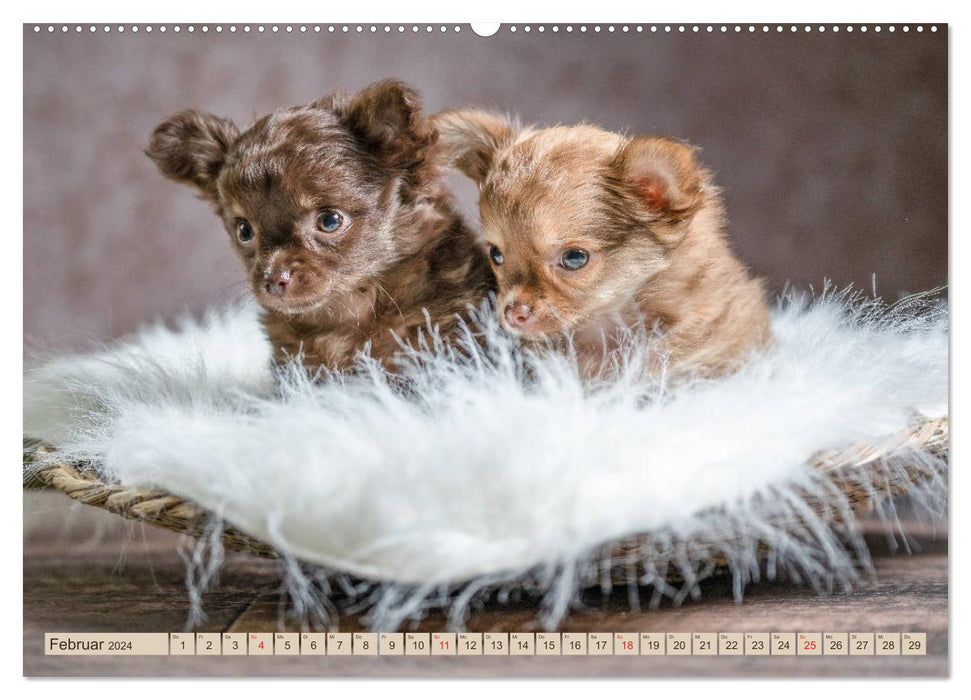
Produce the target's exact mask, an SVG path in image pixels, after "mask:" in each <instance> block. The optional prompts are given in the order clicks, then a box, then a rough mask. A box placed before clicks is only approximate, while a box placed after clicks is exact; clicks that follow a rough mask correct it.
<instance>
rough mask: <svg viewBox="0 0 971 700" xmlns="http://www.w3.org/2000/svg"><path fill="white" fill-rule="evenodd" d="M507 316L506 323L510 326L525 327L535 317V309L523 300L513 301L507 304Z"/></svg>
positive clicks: (505, 312)
mask: <svg viewBox="0 0 971 700" xmlns="http://www.w3.org/2000/svg"><path fill="white" fill-rule="evenodd" d="M503 313H504V314H505V316H506V323H508V324H509V327H510V328H524V327H526V326H527V325H529V322H530V321H531V320H532V319H533V309H532V307H531V306H529V305H528V304H524V303H522V302H521V301H515V300H513V301H511V302H509V303H508V304H506V309H505V311H504V312H503Z"/></svg>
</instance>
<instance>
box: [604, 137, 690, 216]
mask: <svg viewBox="0 0 971 700" xmlns="http://www.w3.org/2000/svg"><path fill="white" fill-rule="evenodd" d="M611 167H612V169H613V170H614V173H615V176H616V177H618V178H619V179H620V180H621V181H622V182H623V183H624V185H625V186H626V189H627V191H628V192H630V193H631V194H633V196H634V197H635V199H637V200H638V201H640V202H641V203H643V204H644V205H645V206H646V207H647V209H648V211H649V212H650V213H651V214H652V216H653V217H654V218H657V219H660V220H664V221H668V222H671V223H676V222H678V221H682V220H684V219H687V218H689V217H690V216H691V215H692V214H694V213H695V212H696V211H697V210H698V208H699V207H700V206H701V203H702V185H703V181H704V172H705V171H704V170H703V168H702V167H701V166H700V165H699V164H698V161H697V160H696V159H695V149H694V148H692V147H691V146H688V145H687V144H684V143H681V142H678V141H672V140H671V139H667V138H663V137H660V136H635V137H634V138H633V139H631V140H630V142H629V143H628V144H627V145H626V146H624V148H622V149H621V150H620V152H619V153H618V154H617V157H616V158H615V159H614V162H613V163H612V164H611Z"/></svg>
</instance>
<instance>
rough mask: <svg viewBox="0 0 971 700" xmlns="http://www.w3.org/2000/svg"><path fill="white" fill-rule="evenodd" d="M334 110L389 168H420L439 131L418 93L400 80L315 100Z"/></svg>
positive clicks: (319, 104)
mask: <svg viewBox="0 0 971 700" xmlns="http://www.w3.org/2000/svg"><path fill="white" fill-rule="evenodd" d="M315 104H316V105H317V106H319V107H323V108H326V109H330V110H332V111H333V112H334V113H335V114H336V115H337V116H338V118H339V119H340V120H341V122H342V123H343V124H344V125H345V126H346V127H347V128H348V129H349V130H350V131H351V133H353V134H354V135H355V136H356V137H357V138H358V139H360V141H361V143H362V144H363V145H364V147H365V148H367V150H368V151H370V152H371V153H373V154H374V155H375V156H377V157H378V158H379V160H380V161H381V162H382V163H383V164H385V165H387V166H388V167H391V168H395V169H404V170H413V171H414V170H417V169H419V168H420V167H421V165H422V164H424V162H425V160H426V159H427V157H428V149H429V148H430V147H431V146H432V145H433V144H434V143H435V140H436V134H435V130H434V129H433V128H432V126H431V124H430V123H429V121H428V119H426V118H425V115H424V113H423V112H422V108H421V99H420V98H419V97H418V93H416V92H415V91H414V90H412V89H411V88H410V87H408V86H407V85H405V84H404V83H402V82H400V81H397V80H382V81H380V82H377V83H373V84H372V85H369V86H367V87H366V88H364V89H363V90H361V91H360V92H357V93H354V94H353V95H346V94H343V93H337V94H335V95H331V96H328V97H324V98H322V99H321V100H318V101H317V102H316V103H315Z"/></svg>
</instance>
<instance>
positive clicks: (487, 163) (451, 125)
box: [432, 109, 519, 184]
mask: <svg viewBox="0 0 971 700" xmlns="http://www.w3.org/2000/svg"><path fill="white" fill-rule="evenodd" d="M432 123H433V124H434V125H435V128H436V129H438V133H439V140H440V143H441V144H442V147H443V148H444V150H445V152H446V153H447V154H448V158H449V159H450V160H451V162H452V164H453V165H454V166H455V167H456V168H458V169H459V170H461V171H462V172H463V173H465V174H466V175H468V176H469V177H470V178H472V179H473V180H475V181H476V182H478V183H480V184H481V183H482V181H483V180H485V177H486V175H487V174H488V172H489V169H490V168H491V167H492V161H493V158H494V157H495V154H496V151H497V150H498V149H499V147H500V146H502V145H503V144H504V143H505V142H507V141H509V140H511V139H512V138H513V137H514V136H515V135H516V133H517V132H518V131H519V129H518V127H517V126H516V125H515V124H513V123H512V122H511V121H510V120H509V119H508V118H506V117H505V116H503V115H501V114H496V113H495V112H487V111H485V110H481V109H450V110H446V111H444V112H439V113H438V114H436V115H434V116H432Z"/></svg>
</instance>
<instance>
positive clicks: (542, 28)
mask: <svg viewBox="0 0 971 700" xmlns="http://www.w3.org/2000/svg"><path fill="white" fill-rule="evenodd" d="M928 28H929V29H930V31H932V32H936V31H937V25H931V26H930V27H928ZM502 29H505V30H506V31H508V32H510V33H516V32H520V31H521V32H525V33H529V32H533V31H536V32H540V33H543V32H547V31H550V32H553V33H558V32H567V33H571V32H580V33H584V32H591V31H592V32H594V33H597V32H603V31H607V32H618V31H619V32H621V33H629V32H639V33H643V32H653V33H658V32H665V33H674V32H678V33H689V32H690V33H702V32H705V33H715V32H721V33H729V32H734V33H742V32H747V33H750V34H752V33H755V32H762V33H769V32H773V31H774V32H776V33H781V32H786V31H788V32H790V33H792V32H799V31H802V32H813V31H815V32H833V33H838V32H840V31H845V32H849V33H852V32H854V31H859V32H868V31H873V32H882V31H887V32H891V33H892V32H897V31H901V32H910V31H915V32H923V31H924V30H925V27H924V25H921V24H918V25H913V26H911V25H906V24H905V25H902V26H897V25H887V26H881V25H859V26H856V25H835V24H834V25H798V26H797V25H794V24H792V25H781V24H774V25H768V24H760V25H754V24H748V25H741V24H734V25H727V24H721V25H712V24H701V25H699V24H691V25H685V24H677V25H670V24H664V25H654V24H652V25H647V26H645V25H640V24H638V25H627V24H624V25H613V24H609V25H599V24H595V25H586V24H580V25H572V24H567V25H563V26H560V25H556V24H554V25H551V26H546V25H537V26H533V25H515V24H513V25H509V26H507V27H503V28H502ZM43 31H47V32H48V33H54V32H58V31H60V32H61V33H67V32H72V31H73V32H75V33H81V32H89V33H94V32H98V31H101V32H106V33H107V32H117V33H119V34H121V33H124V32H131V33H132V34H136V33H138V32H145V33H146V34H150V33H152V32H160V33H163V34H164V33H166V32H174V33H176V34H179V33H182V32H187V33H189V34H193V33H195V32H201V33H203V34H206V33H209V32H215V33H217V34H219V33H223V32H229V33H237V32H242V33H244V34H245V33H251V32H256V33H265V32H271V33H281V32H283V33H287V34H307V33H317V34H319V33H321V32H327V33H331V34H333V33H343V34H350V33H357V34H364V33H371V34H376V33H379V32H382V33H385V34H390V33H392V32H397V33H399V34H404V33H407V32H411V33H413V34H417V33H426V34H428V33H433V32H437V33H442V34H444V33H447V32H454V33H458V32H461V31H462V28H461V27H460V26H458V25H450V26H446V25H444V24H443V25H430V24H425V25H418V24H410V25H404V24H397V25H391V24H384V25H377V24H370V25H366V24H354V25H348V24H341V25H337V24H327V25H321V24H312V25H311V24H285V25H279V24H270V25H263V24H258V25H249V24H244V25H236V24H230V25H222V24H216V25H208V24H203V25H194V24H189V25H179V24H175V25H164V24H160V25H151V24H147V25H124V24H119V25H108V24H105V25H94V24H91V25H81V24H75V25H67V24H60V25H54V24H48V25H39V24H35V25H34V32H35V33H40V32H43Z"/></svg>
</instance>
